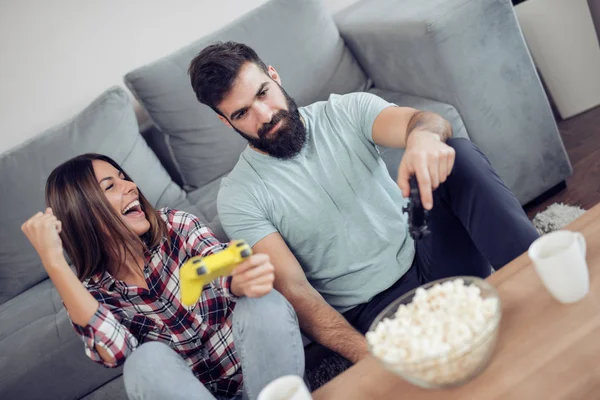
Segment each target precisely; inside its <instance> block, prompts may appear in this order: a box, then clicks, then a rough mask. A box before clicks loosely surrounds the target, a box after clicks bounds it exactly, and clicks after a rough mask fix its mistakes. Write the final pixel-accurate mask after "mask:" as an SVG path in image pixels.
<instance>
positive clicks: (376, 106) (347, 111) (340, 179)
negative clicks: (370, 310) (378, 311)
mask: <svg viewBox="0 0 600 400" xmlns="http://www.w3.org/2000/svg"><path fill="white" fill-rule="evenodd" d="M392 105H393V104H391V103H388V102H386V101H385V100H383V99H381V98H379V97H377V96H375V95H372V94H369V93H352V94H347V95H331V96H330V97H329V99H328V100H327V101H321V102H317V103H314V104H311V105H309V106H306V107H301V108H300V114H301V115H302V117H303V118H304V122H305V124H306V128H307V131H308V137H307V142H306V144H305V146H304V148H303V149H302V151H301V152H300V153H299V154H298V155H297V156H296V157H294V158H292V159H289V160H280V159H277V158H274V157H271V156H268V155H265V154H262V153H259V152H257V151H255V150H252V149H251V148H249V147H248V148H246V149H245V150H244V152H243V153H242V154H241V156H240V159H239V161H238V163H237V164H236V166H235V168H234V169H233V171H231V173H230V174H229V175H228V177H227V178H225V179H224V180H223V182H222V183H221V189H220V191H219V196H218V200H217V207H218V212H219V216H220V218H221V223H222V225H223V228H224V229H225V232H226V233H227V235H228V236H229V237H230V238H232V239H245V240H246V241H248V243H249V244H250V245H251V246H254V245H255V244H256V243H257V242H258V241H259V240H261V239H262V238H264V237H265V236H267V235H269V234H271V233H273V232H279V233H280V234H281V236H282V237H283V239H284V240H285V242H286V243H287V245H288V246H289V248H290V250H291V251H292V252H293V253H294V255H295V256H296V258H297V259H298V261H299V262H300V265H301V266H302V268H303V269H304V272H305V274H306V277H307V278H308V281H309V282H310V283H311V284H312V285H313V287H314V288H315V289H317V290H318V291H319V292H320V293H321V295H322V296H323V297H324V298H325V300H326V301H327V302H328V303H329V304H331V305H332V306H333V307H334V308H336V309H337V310H338V311H339V312H345V311H347V310H349V309H351V308H353V307H354V306H356V305H358V304H361V303H364V302H368V301H369V300H370V299H372V298H373V297H374V296H375V295H377V294H378V293H380V292H382V291H383V290H385V289H387V288H389V287H390V286H391V285H392V284H393V283H394V282H396V281H397V280H398V279H400V277H401V276H402V275H403V274H404V273H405V272H406V271H407V270H408V269H409V267H410V265H411V263H412V261H413V258H414V242H413V240H412V239H411V237H410V236H409V235H408V225H407V217H406V214H404V213H403V212H402V207H403V206H404V205H405V204H406V201H407V200H406V199H405V198H404V197H403V196H402V192H401V191H400V189H399V188H398V185H397V184H396V182H394V181H393V180H392V179H391V178H390V175H389V174H388V171H387V169H386V167H385V164H384V162H383V160H382V159H381V158H380V156H379V151H378V149H377V147H376V146H375V144H374V142H373V139H372V134H371V131H372V127H373V123H374V121H375V118H376V117H377V115H378V114H379V113H380V112H381V111H382V110H383V109H384V108H386V107H389V106H392ZM279 267H280V268H281V267H285V266H279Z"/></svg>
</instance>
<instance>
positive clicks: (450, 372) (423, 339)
mask: <svg viewBox="0 0 600 400" xmlns="http://www.w3.org/2000/svg"><path fill="white" fill-rule="evenodd" d="M501 310H502V308H501V305H500V298H499V297H498V293H497V292H496V289H494V287H493V286H492V285H490V284H489V283H488V282H486V281H485V280H483V279H480V278H476V277H471V276H462V277H453V278H445V279H440V280H437V281H433V282H430V283H428V284H425V285H423V286H420V287H418V288H416V289H414V290H412V291H410V292H408V293H406V294H404V295H403V296H401V297H399V298H398V299H397V300H395V301H394V302H393V303H391V304H390V305H389V306H387V307H386V308H385V309H384V310H383V311H382V312H381V313H380V314H379V315H378V316H377V318H376V319H375V320H374V321H373V323H372V324H371V327H370V328H369V331H368V332H367V335H366V336H367V341H368V343H369V349H370V351H371V353H372V354H373V355H374V356H375V357H376V358H377V359H379V360H380V361H381V362H382V363H383V365H384V366H385V367H386V368H387V369H389V370H390V371H392V372H394V373H396V374H397V375H399V376H401V377H402V378H404V379H405V380H407V381H409V382H411V383H413V384H415V385H417V386H420V387H424V388H430V389H434V388H436V389H437V388H445V387H452V386H458V385H462V384H464V383H466V382H468V381H469V380H471V379H473V378H474V377H475V376H477V375H478V374H479V373H480V372H481V371H483V370H484V369H485V367H486V366H487V364H488V362H489V360H490V358H491V356H492V354H493V352H494V348H495V345H496V338H497V336H498V327H499V324H500V317H501V314H502V311H501Z"/></svg>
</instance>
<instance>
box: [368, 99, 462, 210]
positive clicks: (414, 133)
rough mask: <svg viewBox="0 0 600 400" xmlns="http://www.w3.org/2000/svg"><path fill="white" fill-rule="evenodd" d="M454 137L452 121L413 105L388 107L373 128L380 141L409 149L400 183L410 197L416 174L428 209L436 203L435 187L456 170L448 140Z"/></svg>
mask: <svg viewBox="0 0 600 400" xmlns="http://www.w3.org/2000/svg"><path fill="white" fill-rule="evenodd" d="M450 137H452V125H451V124H450V123H449V122H448V121H447V120H445V119H444V118H443V117H441V116H440V115H438V114H435V113H433V112H428V111H419V110H416V109H414V108H409V107H386V108H385V109H383V111H381V112H380V113H379V114H378V115H377V118H375V122H374V123H373V128H372V138H373V141H374V142H375V143H376V144H377V145H380V146H386V147H395V148H405V149H406V151H405V153H404V156H403V157H402V162H401V163H400V166H399V168H398V186H400V189H401V190H402V194H403V195H404V196H405V197H408V195H409V194H410V185H409V179H410V177H411V176H412V175H416V177H417V181H418V183H419V191H420V193H421V200H422V202H423V206H424V207H425V208H426V209H431V208H432V207H433V195H432V193H433V191H434V190H435V189H437V187H438V186H439V185H440V183H443V182H445V181H446V178H447V177H448V175H450V172H451V171H452V167H453V165H454V157H455V152H454V149H453V148H452V147H450V146H448V145H447V144H446V143H445V141H446V140H447V139H449V138H450Z"/></svg>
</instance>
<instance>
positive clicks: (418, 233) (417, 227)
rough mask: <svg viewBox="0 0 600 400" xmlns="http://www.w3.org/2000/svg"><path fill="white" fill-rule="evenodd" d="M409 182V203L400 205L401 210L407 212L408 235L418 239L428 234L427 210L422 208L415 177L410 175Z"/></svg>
mask: <svg viewBox="0 0 600 400" xmlns="http://www.w3.org/2000/svg"><path fill="white" fill-rule="evenodd" d="M409 182H410V195H409V203H408V205H407V206H406V207H402V211H403V212H406V213H408V232H409V233H410V236H411V237H412V238H413V239H415V240H419V239H422V238H424V237H425V236H427V235H428V234H429V228H428V227H427V221H428V219H429V218H428V217H429V211H428V210H426V209H424V208H423V204H422V203H421V194H420V193H419V184H418V183H417V177H416V176H414V175H413V176H411V177H410V180H409Z"/></svg>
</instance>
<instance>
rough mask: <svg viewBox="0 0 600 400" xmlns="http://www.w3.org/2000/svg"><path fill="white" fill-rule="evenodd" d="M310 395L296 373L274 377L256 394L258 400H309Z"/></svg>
mask: <svg viewBox="0 0 600 400" xmlns="http://www.w3.org/2000/svg"><path fill="white" fill-rule="evenodd" d="M311 399H312V396H311V395H310V392H309V391H308V388H307V387H306V385H305V384H304V380H303V379H302V378H301V377H299V376H297V375H286V376H282V377H281V378H277V379H275V380H274V381H273V382H271V383H269V384H268V385H267V386H265V387H264V389H263V390H261V391H260V393H259V394H258V400H311Z"/></svg>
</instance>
